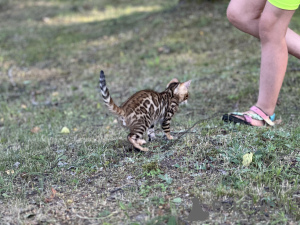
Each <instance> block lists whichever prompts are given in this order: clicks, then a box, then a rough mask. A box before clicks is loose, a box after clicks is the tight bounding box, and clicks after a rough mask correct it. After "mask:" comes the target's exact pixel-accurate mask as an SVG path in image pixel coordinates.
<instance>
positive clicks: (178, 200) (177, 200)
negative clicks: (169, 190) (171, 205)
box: [173, 198, 181, 203]
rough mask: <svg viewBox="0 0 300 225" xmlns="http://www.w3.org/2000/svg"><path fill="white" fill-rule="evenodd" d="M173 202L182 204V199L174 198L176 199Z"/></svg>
mask: <svg viewBox="0 0 300 225" xmlns="http://www.w3.org/2000/svg"><path fill="white" fill-rule="evenodd" d="M173 202H175V203H180V202H181V198H174V199H173Z"/></svg>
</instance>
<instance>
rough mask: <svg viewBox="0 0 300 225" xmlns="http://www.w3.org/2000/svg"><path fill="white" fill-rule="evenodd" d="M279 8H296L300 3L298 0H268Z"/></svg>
mask: <svg viewBox="0 0 300 225" xmlns="http://www.w3.org/2000/svg"><path fill="white" fill-rule="evenodd" d="M268 1H269V2H270V3H271V4H272V5H274V6H276V7H277V8H279V9H285V10H296V9H298V7H299V5H300V0H268Z"/></svg>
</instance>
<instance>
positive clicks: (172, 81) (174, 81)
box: [167, 78, 179, 87]
mask: <svg viewBox="0 0 300 225" xmlns="http://www.w3.org/2000/svg"><path fill="white" fill-rule="evenodd" d="M172 83H179V81H178V79H177V78H173V79H172V80H171V81H170V82H169V83H168V85H167V87H169V85H170V84H172Z"/></svg>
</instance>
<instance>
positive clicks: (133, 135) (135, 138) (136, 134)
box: [127, 129, 149, 152]
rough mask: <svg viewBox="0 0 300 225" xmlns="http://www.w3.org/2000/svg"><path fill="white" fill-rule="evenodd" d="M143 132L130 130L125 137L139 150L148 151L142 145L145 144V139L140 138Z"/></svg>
mask: <svg viewBox="0 0 300 225" xmlns="http://www.w3.org/2000/svg"><path fill="white" fill-rule="evenodd" d="M143 133H144V132H142V133H141V132H140V130H139V131H137V130H136V129H133V130H131V132H130V134H128V136H127V139H128V141H129V142H130V143H131V144H132V145H133V147H135V148H137V149H139V150H141V151H144V152H146V151H148V150H149V149H148V148H143V147H142V145H143V144H146V141H145V140H144V139H142V135H143Z"/></svg>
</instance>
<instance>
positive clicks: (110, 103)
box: [99, 70, 124, 116]
mask: <svg viewBox="0 0 300 225" xmlns="http://www.w3.org/2000/svg"><path fill="white" fill-rule="evenodd" d="M99 86H100V90H101V94H102V97H103V101H104V103H105V105H106V106H107V107H108V109H109V111H111V112H112V113H115V114H117V115H119V116H123V114H124V112H123V110H122V109H121V108H120V107H118V106H117V105H116V104H115V103H114V101H113V100H112V98H111V97H110V94H109V91H108V88H107V87H106V81H105V75H104V72H103V71H102V70H101V72H100V79H99Z"/></svg>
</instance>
